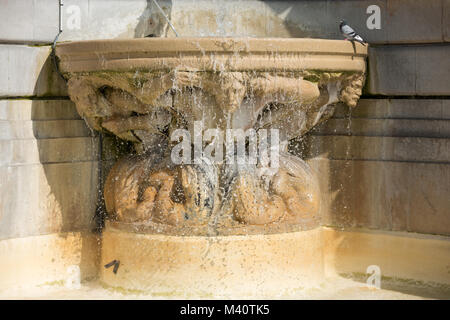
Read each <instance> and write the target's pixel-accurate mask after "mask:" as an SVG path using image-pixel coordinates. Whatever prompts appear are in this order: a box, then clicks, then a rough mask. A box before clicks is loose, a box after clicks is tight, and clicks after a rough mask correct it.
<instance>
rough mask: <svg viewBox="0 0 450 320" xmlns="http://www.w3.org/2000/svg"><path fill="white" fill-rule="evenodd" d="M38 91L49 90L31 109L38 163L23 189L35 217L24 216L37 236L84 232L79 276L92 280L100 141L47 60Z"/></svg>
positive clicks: (40, 76)
mask: <svg viewBox="0 0 450 320" xmlns="http://www.w3.org/2000/svg"><path fill="white" fill-rule="evenodd" d="M42 88H47V90H46V95H45V96H43V97H39V98H34V99H33V100H32V103H31V122H32V129H33V135H34V137H35V140H34V141H33V142H34V143H35V145H33V146H32V148H37V153H38V156H39V160H35V161H34V164H32V165H30V167H33V168H31V172H33V176H31V177H29V181H30V182H29V185H27V186H25V188H26V189H29V191H30V192H32V193H37V195H33V204H34V206H30V209H32V210H33V211H34V212H28V213H27V214H29V215H30V216H32V217H33V218H32V219H33V220H34V221H33V223H34V224H35V226H34V227H33V228H34V229H35V230H34V231H33V233H35V234H38V235H43V234H54V233H57V234H59V235H60V236H62V237H66V235H67V233H66V232H83V233H84V236H83V237H82V243H81V252H80V259H81V260H80V268H81V275H82V278H83V279H85V278H91V277H95V274H94V273H93V272H94V271H93V270H95V268H92V265H93V264H95V263H96V258H95V255H96V254H98V252H97V249H95V248H93V243H94V242H95V241H94V242H93V241H92V237H91V236H90V235H92V233H91V231H92V230H94V229H95V227H96V222H95V219H94V214H95V212H96V206H97V197H98V195H99V192H98V181H99V180H98V167H99V166H98V159H99V152H98V151H99V148H98V141H99V140H98V136H95V135H94V133H93V132H91V130H89V129H88V128H87V126H86V125H85V123H84V120H82V119H81V118H80V117H79V115H78V113H77V111H76V109H75V105H74V104H73V103H72V102H71V101H70V100H69V98H68V97H67V94H66V92H67V85H66V84H65V82H64V80H63V79H62V78H61V77H60V76H59V75H58V74H57V73H56V72H55V71H54V67H53V61H52V59H51V55H50V56H49V57H48V58H47V60H46V62H45V63H44V65H43V67H42V69H41V71H40V73H39V76H38V79H37V81H36V85H35V89H34V95H36V96H37V95H40V94H42V92H43V91H42ZM24 152H27V150H24ZM36 206H38V208H35V207H36ZM36 211H37V212H36ZM62 250H65V249H64V248H63V249H62ZM96 252H97V253H96ZM56 254H57V253H56V252H55V255H56Z"/></svg>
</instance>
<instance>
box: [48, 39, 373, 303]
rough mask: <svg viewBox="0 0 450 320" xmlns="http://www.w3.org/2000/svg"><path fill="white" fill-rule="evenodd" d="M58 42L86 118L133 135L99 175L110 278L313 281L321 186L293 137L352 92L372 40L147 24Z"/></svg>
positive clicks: (217, 285) (233, 289) (144, 284)
mask: <svg viewBox="0 0 450 320" xmlns="http://www.w3.org/2000/svg"><path fill="white" fill-rule="evenodd" d="M56 54H57V56H58V58H59V66H60V70H61V71H62V73H63V74H64V77H66V78H67V79H68V87H69V95H70V98H71V99H72V100H73V101H74V102H75V104H76V107H77V110H78V112H79V114H80V115H81V116H82V117H83V118H84V119H85V120H86V122H87V123H88V125H89V126H90V127H91V128H93V129H95V130H98V131H103V132H109V133H112V134H114V135H116V136H117V137H119V138H121V139H124V140H128V141H131V142H132V143H133V145H134V152H132V153H131V154H129V155H127V156H125V157H123V158H122V159H120V160H118V161H117V162H116V164H115V165H114V166H113V168H112V169H111V170H110V172H109V174H108V178H107V179H106V182H105V186H104V199H105V204H106V210H107V213H108V219H107V223H106V227H105V229H104V231H103V243H102V263H103V265H104V264H107V263H108V262H110V261H113V260H117V261H120V268H119V269H118V270H116V271H117V272H116V273H115V272H113V271H112V270H111V269H104V268H102V271H101V279H102V281H103V282H104V283H105V284H107V285H109V286H113V287H120V288H125V289H132V290H142V291H147V292H148V291H150V292H152V293H165V294H171V293H174V294H175V293H176V294H180V293H181V294H189V293H192V294H194V293H195V294H200V295H204V296H209V295H212V294H214V295H215V296H218V295H222V294H224V295H225V294H236V293H242V294H252V293H256V292H258V293H261V292H264V293H266V294H268V295H271V296H272V297H273V296H274V295H277V294H284V293H286V292H289V290H295V289H298V288H302V287H307V286H311V285H316V284H318V283H320V281H321V280H322V279H323V275H324V267H323V257H322V247H323V242H322V238H321V235H320V232H319V228H318V227H319V226H320V198H321V194H320V190H319V187H318V183H317V177H316V176H315V173H314V172H313V171H312V170H311V169H310V168H309V166H308V165H307V164H306V162H304V161H303V160H302V159H300V158H298V157H296V156H294V155H292V154H290V153H289V150H288V142H289V141H290V140H292V139H294V138H298V137H301V136H302V135H304V134H305V133H307V132H308V131H309V130H311V129H312V128H313V127H314V126H316V125H317V124H318V123H320V122H322V121H325V120H326V119H328V118H329V117H331V116H332V115H333V112H334V109H335V107H336V105H337V104H338V103H344V104H346V105H348V106H349V107H351V108H352V107H355V106H356V104H357V101H358V99H359V96H360V95H361V90H362V87H363V84H364V80H365V71H366V66H365V58H366V56H367V49H366V47H363V46H362V45H360V44H352V43H350V42H348V41H336V40H319V39H266V38H264V39H246V38H245V39H244V38H242V39H241V38H149V39H133V40H101V41H82V42H72V43H62V44H59V45H58V46H57V48H56ZM236 133H237V134H236ZM233 134H236V135H234V136H233ZM239 137H241V138H239ZM242 137H243V138H242ZM253 142H255V143H253ZM239 143H240V144H239ZM239 146H240V147H239ZM239 148H241V149H239ZM239 151H241V152H239ZM242 155H243V156H242Z"/></svg>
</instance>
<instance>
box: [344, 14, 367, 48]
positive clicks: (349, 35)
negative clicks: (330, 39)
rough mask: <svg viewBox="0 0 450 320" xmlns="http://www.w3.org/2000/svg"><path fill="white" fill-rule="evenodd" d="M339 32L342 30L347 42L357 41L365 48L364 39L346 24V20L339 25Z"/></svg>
mask: <svg viewBox="0 0 450 320" xmlns="http://www.w3.org/2000/svg"><path fill="white" fill-rule="evenodd" d="M339 30H341V33H342V35H343V36H344V37H345V40H350V41H352V42H353V41H356V42H359V43H361V44H362V45H363V46H365V43H366V42H365V41H364V40H363V38H362V37H361V36H360V35H359V34H357V33H356V31H355V30H353V28H352V27H350V26H349V25H348V24H347V22H345V20H342V21H341V24H340V25H339Z"/></svg>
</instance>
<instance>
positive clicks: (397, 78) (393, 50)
mask: <svg viewBox="0 0 450 320" xmlns="http://www.w3.org/2000/svg"><path fill="white" fill-rule="evenodd" d="M449 55H450V45H448V44H445V45H422V46H384V47H376V48H375V47H372V48H369V62H368V66H369V76H368V82H367V83H366V88H365V89H366V91H367V93H369V94H380V95H421V96H428V95H438V96H439V95H447V94H448V93H449V92H450V59H448V56H449Z"/></svg>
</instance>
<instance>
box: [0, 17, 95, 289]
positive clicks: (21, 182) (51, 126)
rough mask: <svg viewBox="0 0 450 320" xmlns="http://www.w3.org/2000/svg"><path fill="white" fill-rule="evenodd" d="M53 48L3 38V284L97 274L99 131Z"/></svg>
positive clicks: (0, 85)
mask: <svg viewBox="0 0 450 320" xmlns="http://www.w3.org/2000/svg"><path fill="white" fill-rule="evenodd" d="M2 12H3V11H2ZM50 52H51V49H50V47H49V46H39V47H37V46H28V45H25V44H5V43H4V44H0V57H2V58H1V66H0V69H1V70H2V71H1V72H0V150H1V152H0V190H1V196H0V260H1V261H2V263H1V266H0V269H1V271H2V272H1V273H0V274H1V275H0V289H3V288H6V287H9V288H11V287H13V286H20V285H34V284H37V285H41V284H46V283H47V284H52V283H62V281H63V280H64V279H65V278H66V277H67V276H68V274H67V272H68V268H69V267H70V266H72V265H77V266H79V267H80V271H81V276H82V278H83V279H86V278H92V277H95V276H96V271H97V270H96V269H97V268H96V266H95V264H96V258H95V256H96V252H97V248H96V243H97V239H96V236H95V235H94V234H93V233H92V232H91V231H92V230H93V228H94V226H95V225H94V223H93V213H94V212H95V209H96V202H97V194H98V193H97V185H98V159H99V157H98V145H99V144H98V137H95V136H93V134H92V133H91V131H90V130H89V129H88V128H87V126H86V125H85V123H84V120H82V119H81V118H80V117H79V116H78V114H77V112H76V110H75V106H74V104H73V103H72V102H71V101H70V100H69V99H68V98H67V88H66V85H65V82H64V81H63V80H62V79H61V78H60V77H59V75H58V74H56V73H55V72H54V71H53V69H52V64H51V60H50V58H49V54H50Z"/></svg>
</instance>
